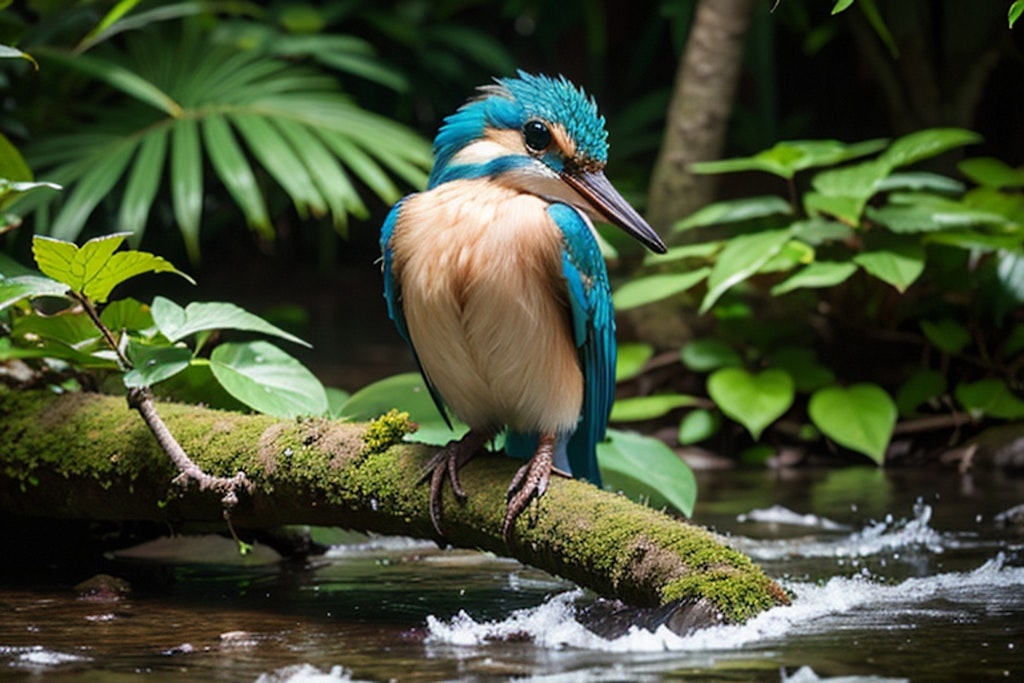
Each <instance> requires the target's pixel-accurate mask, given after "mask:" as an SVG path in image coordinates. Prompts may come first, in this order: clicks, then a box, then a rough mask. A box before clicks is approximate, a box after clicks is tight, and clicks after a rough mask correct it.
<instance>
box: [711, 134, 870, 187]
mask: <svg viewBox="0 0 1024 683" xmlns="http://www.w3.org/2000/svg"><path fill="white" fill-rule="evenodd" d="M886 142H887V141H886V140H865V141H864V142H858V143H854V144H852V145H847V144H844V143H842V142H839V141H837V140H790V141H786V142H779V143H777V144H776V145H775V146H774V147H772V148H771V149H767V150H765V151H763V152H759V153H758V154H756V155H754V156H752V157H744V158H739V159H725V160H722V161H710V162H699V163H696V164H693V165H692V166H691V169H692V170H693V172H694V173H730V172H734V171H766V172H768V173H774V174H775V175H777V176H780V177H782V178H787V179H789V178H792V177H793V175H794V174H796V172H797V171H802V170H804V169H807V168H814V167H816V166H831V165H833V164H838V163H841V162H843V161H847V160H849V159H853V158H856V157H859V156H864V155H866V154H871V153H873V152H877V151H878V150H880V149H882V148H883V147H885V144H886Z"/></svg>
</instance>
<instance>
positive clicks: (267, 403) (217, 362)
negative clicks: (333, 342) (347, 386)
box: [210, 341, 327, 418]
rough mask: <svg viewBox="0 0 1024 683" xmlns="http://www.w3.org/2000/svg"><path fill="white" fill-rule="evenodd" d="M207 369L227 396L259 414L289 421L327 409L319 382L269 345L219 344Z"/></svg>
mask: <svg viewBox="0 0 1024 683" xmlns="http://www.w3.org/2000/svg"><path fill="white" fill-rule="evenodd" d="M210 370H212V371H213V376H214V377H216V378H217V381H218V382H220V384H221V386H223V387H224V388H225V389H226V390H227V392H228V393H229V394H231V395H232V396H234V397H235V398H236V399H238V400H239V401H241V402H242V403H244V404H246V405H247V406H249V407H250V408H253V409H255V410H258V411H259V412H261V413H266V414H268V415H274V416H276V417H282V418H288V417H298V416H300V415H321V414H323V413H324V412H325V411H326V410H327V394H326V392H325V391H324V387H323V385H322V384H320V380H318V379H317V378H316V377H314V376H313V373H311V372H310V371H309V370H307V369H306V367H305V366H304V365H302V363H300V362H299V361H297V360H295V359H294V358H292V357H291V356H289V355H288V354H287V353H285V352H284V351H282V350H281V349H279V348H277V347H276V346H274V345H273V344H271V343H269V342H265V341H253V342H244V343H241V344H221V345H220V346H218V347H217V348H215V349H214V350H213V353H211V354H210Z"/></svg>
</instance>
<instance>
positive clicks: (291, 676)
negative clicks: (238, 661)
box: [256, 664, 363, 683]
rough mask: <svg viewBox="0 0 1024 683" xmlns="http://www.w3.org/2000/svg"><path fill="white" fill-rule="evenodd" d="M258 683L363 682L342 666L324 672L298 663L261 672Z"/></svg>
mask: <svg viewBox="0 0 1024 683" xmlns="http://www.w3.org/2000/svg"><path fill="white" fill-rule="evenodd" d="M256 683H363V682H362V681H361V680H360V679H356V678H352V674H351V673H350V672H349V671H347V670H346V669H344V668H342V667H340V666H333V667H331V670H330V671H328V672H323V671H321V670H320V669H318V668H316V667H315V666H313V665H312V664H297V665H295V666H287V667H285V668H283V669H278V670H277V671H275V672H273V673H269V674H260V675H259V677H258V678H257V679H256Z"/></svg>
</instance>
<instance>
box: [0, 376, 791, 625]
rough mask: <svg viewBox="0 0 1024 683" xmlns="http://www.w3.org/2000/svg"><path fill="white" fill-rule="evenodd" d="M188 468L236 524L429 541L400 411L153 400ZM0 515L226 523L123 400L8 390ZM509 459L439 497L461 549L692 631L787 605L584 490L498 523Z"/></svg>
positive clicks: (419, 459) (735, 557) (770, 588)
mask: <svg viewBox="0 0 1024 683" xmlns="http://www.w3.org/2000/svg"><path fill="white" fill-rule="evenodd" d="M158 408H159V412H160V414H161V416H162V417H163V419H164V421H165V422H166V423H167V426H168V428H169V429H170V430H171V432H172V433H173V434H175V436H176V437H177V438H178V441H179V442H180V443H181V445H182V446H183V447H184V449H185V450H186V452H188V453H189V454H190V455H191V456H192V458H193V460H194V461H195V462H196V463H197V464H198V465H200V466H201V467H202V468H203V469H204V470H206V471H207V472H209V473H211V474H215V475H224V476H230V475H233V474H235V473H236V472H238V471H244V472H245V473H246V475H247V477H248V479H249V481H250V482H251V483H252V484H253V487H252V489H251V491H250V493H249V494H248V495H244V494H243V495H242V496H240V498H241V500H240V501H239V503H238V505H237V506H236V507H235V508H234V509H233V510H232V511H231V520H232V522H233V523H234V524H237V525H239V526H244V527H252V528H261V527H269V526H276V525H282V524H313V525H324V526H341V527H346V528H350V529H355V530H361V531H374V532H378V533H382V534H400V535H406V536H415V537H421V538H433V537H434V531H433V527H432V526H431V523H430V518H429V515H428V511H427V507H428V506H427V498H428V491H427V488H428V487H427V486H425V485H422V484H420V479H421V474H422V473H423V468H424V465H425V463H426V462H427V460H428V459H429V457H430V455H431V454H432V453H431V449H429V448H427V447H424V446H419V445H413V444H408V443H405V442H403V440H402V437H403V436H404V434H405V433H406V431H407V430H408V428H409V423H408V421H407V420H406V419H405V417H404V416H401V415H397V414H395V413H392V414H389V415H388V416H384V417H382V418H380V419H378V420H376V421H374V422H371V423H369V424H349V423H342V422H337V421H330V420H325V419H319V418H310V419H305V420H298V421H295V420H288V421H281V420H276V419H274V418H271V417H267V416H262V415H242V414H237V413H228V412H222V411H215V410H209V409H205V408H201V407H195V406H185V405H180V404H172V403H161V404H159V405H158ZM0 444H4V446H3V448H2V450H0V514H3V515H7V516H22V517H44V518H87V519H94V520H154V521H167V522H184V521H217V520H221V519H222V518H223V510H222V508H221V504H220V496H219V495H218V494H216V493H213V492H199V491H198V490H197V489H196V487H194V486H193V487H191V488H188V489H182V488H181V487H179V486H177V485H176V484H174V483H172V479H173V478H174V476H175V474H176V472H175V470H174V468H173V466H172V465H171V463H170V461H169V460H168V458H167V457H166V456H165V455H164V454H163V452H162V451H161V450H160V448H159V447H158V446H157V444H156V442H155V441H154V439H153V438H152V436H151V435H150V433H149V431H148V430H147V428H146V426H145V425H144V424H143V422H142V421H141V420H140V419H139V416H138V415H137V414H135V413H134V412H132V411H130V410H128V409H127V406H126V405H125V402H124V399H119V398H115V397H110V396H102V395H97V394H88V393H68V394H63V395H54V394H51V393H49V392H42V391H18V390H12V389H3V388H0ZM516 467H517V463H516V462H515V461H513V460H510V459H508V458H504V457H498V456H481V457H479V458H477V459H475V460H474V461H472V462H470V463H469V464H468V465H467V466H466V467H465V468H464V469H463V471H462V477H461V481H462V485H463V487H464V488H465V490H466V491H467V492H468V494H469V496H468V499H467V500H466V501H464V502H459V501H457V500H456V499H455V497H454V494H453V493H452V492H451V489H450V487H447V486H446V487H445V488H446V492H445V498H444V510H443V517H442V519H443V523H444V531H445V535H446V539H445V540H447V541H448V542H449V543H451V544H452V545H453V546H456V547H462V548H480V549H484V550H490V551H493V552H495V553H498V554H502V555H508V556H511V557H514V558H516V559H519V560H521V561H522V562H525V563H527V564H530V565H533V566H535V567H538V568H540V569H543V570H545V571H548V572H550V573H552V574H557V575H559V576H563V577H565V578H567V579H570V580H572V581H574V582H575V583H577V584H579V585H581V586H584V587H587V588H590V589H592V590H594V591H595V592H597V593H598V594H600V595H602V596H605V597H609V598H615V599H619V600H621V601H623V602H625V603H627V604H628V605H631V606H634V607H640V608H662V609H665V608H666V607H667V608H668V609H669V610H670V611H671V612H672V613H673V614H674V615H675V616H674V618H673V621H674V622H675V623H676V624H677V625H678V624H685V625H686V626H687V627H693V626H703V625H709V624H712V623H716V622H719V621H726V622H733V623H735V622H741V621H744V620H746V619H747V618H749V617H751V616H753V615H755V614H757V613H759V612H761V611H763V610H765V609H767V608H769V607H772V606H775V605H779V604H785V603H786V602H788V598H787V596H786V595H785V593H784V592H783V591H782V590H781V589H780V588H779V586H778V585H777V584H776V583H775V582H773V581H772V580H771V579H769V578H768V577H766V576H765V575H764V573H763V572H762V571H761V570H760V568H759V567H757V566H756V565H755V564H753V563H752V562H751V560H750V559H749V558H747V557H746V556H744V555H742V554H741V553H739V552H737V551H735V550H733V549H731V548H729V547H727V546H726V545H724V543H723V542H722V539H720V538H719V537H717V536H715V535H713V534H712V533H710V532H709V531H707V530H705V529H703V528H701V527H697V526H694V525H691V524H688V523H685V522H682V521H679V520H677V519H675V518H673V517H670V516H669V515H667V514H664V513H661V512H658V511H655V510H651V509H649V508H646V507H643V506H640V505H637V504H635V503H632V502H630V501H629V500H627V499H626V498H625V497H623V496H619V495H615V494H612V493H608V492H605V491H601V490H599V489H597V488H595V487H594V486H591V485H589V484H586V483H583V482H579V481H575V480H567V479H562V478H560V477H554V478H553V479H552V481H551V485H550V487H549V489H548V491H547V493H546V494H545V495H544V496H543V497H542V498H541V499H540V500H539V501H537V502H535V503H533V504H532V505H531V506H530V508H529V509H528V510H527V511H526V512H525V513H523V515H522V516H521V517H520V519H519V521H518V523H517V526H516V530H515V532H514V534H515V536H514V538H515V541H514V543H513V546H512V547H507V546H506V545H505V543H504V541H503V540H502V536H501V526H502V519H503V516H504V512H505V489H506V487H507V486H508V482H509V480H510V479H511V477H512V474H513V472H514V471H515V469H516Z"/></svg>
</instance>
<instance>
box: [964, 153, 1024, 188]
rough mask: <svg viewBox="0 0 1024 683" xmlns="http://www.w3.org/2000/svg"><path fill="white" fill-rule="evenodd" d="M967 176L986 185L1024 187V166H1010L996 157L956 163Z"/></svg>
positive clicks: (993, 186) (992, 186)
mask: <svg viewBox="0 0 1024 683" xmlns="http://www.w3.org/2000/svg"><path fill="white" fill-rule="evenodd" d="M956 167H957V169H958V170H959V171H960V172H961V173H963V174H964V175H965V176H967V177H968V178H970V179H971V180H973V181H974V182H976V183H978V184H979V185H984V186H985V187H991V188H994V189H997V190H999V189H1004V188H1005V189H1017V188H1021V187H1024V167H1017V168H1010V166H1008V165H1007V164H1006V162H1005V161H1002V160H1000V159H996V158H994V157H974V158H971V159H964V160H963V161H961V162H960V163H959V164H957V165H956Z"/></svg>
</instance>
